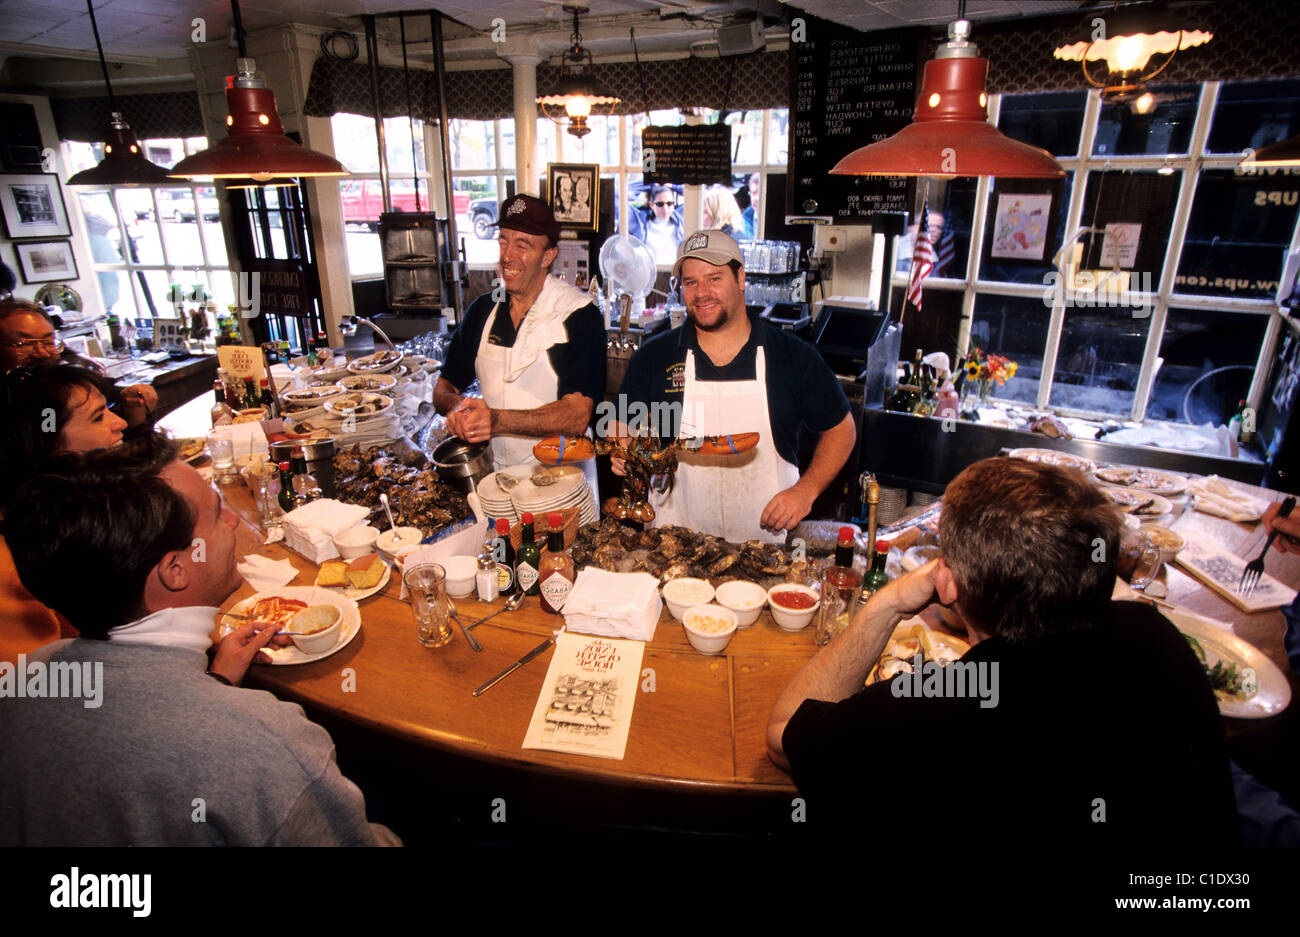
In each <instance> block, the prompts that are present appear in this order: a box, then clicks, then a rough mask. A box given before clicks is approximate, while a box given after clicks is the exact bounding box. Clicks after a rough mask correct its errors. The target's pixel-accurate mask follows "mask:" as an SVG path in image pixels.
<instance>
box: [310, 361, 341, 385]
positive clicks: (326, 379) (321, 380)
mask: <svg viewBox="0 0 1300 937" xmlns="http://www.w3.org/2000/svg"><path fill="white" fill-rule="evenodd" d="M347 373H348V366H347V365H346V364H340V365H338V366H337V367H333V368H320V369H318V370H315V371H308V372H307V380H309V381H311V382H312V383H313V384H332V383H334V382H335V381H337V380H338V379H339V378H341V377H342V376H343V375H345V374H347Z"/></svg>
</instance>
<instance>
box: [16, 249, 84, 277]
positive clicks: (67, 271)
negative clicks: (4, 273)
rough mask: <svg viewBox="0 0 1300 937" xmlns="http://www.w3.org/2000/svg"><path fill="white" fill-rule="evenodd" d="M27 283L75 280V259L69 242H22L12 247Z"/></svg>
mask: <svg viewBox="0 0 1300 937" xmlns="http://www.w3.org/2000/svg"><path fill="white" fill-rule="evenodd" d="M14 249H15V250H16V251H17V253H18V265H19V266H20V267H21V268H22V271H23V280H24V281H25V282H27V283H50V282H53V281H54V280H75V279H77V258H76V257H74V256H73V255H72V242H71V241H22V242H19V243H17V244H15V245H14Z"/></svg>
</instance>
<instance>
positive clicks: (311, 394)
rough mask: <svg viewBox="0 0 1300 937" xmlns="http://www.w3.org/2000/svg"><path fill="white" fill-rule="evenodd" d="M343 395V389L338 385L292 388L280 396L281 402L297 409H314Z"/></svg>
mask: <svg viewBox="0 0 1300 937" xmlns="http://www.w3.org/2000/svg"><path fill="white" fill-rule="evenodd" d="M341 393H343V388H342V387H339V385H337V384H317V385H316V386H314V387H305V388H290V389H289V390H286V391H284V392H283V393H281V394H280V400H281V401H282V402H284V403H286V404H291V405H293V406H295V407H314V406H317V405H319V404H320V403H321V401H323V400H328V399H329V398H330V397H337V396H338V395H339V394H341Z"/></svg>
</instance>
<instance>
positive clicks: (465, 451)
mask: <svg viewBox="0 0 1300 937" xmlns="http://www.w3.org/2000/svg"><path fill="white" fill-rule="evenodd" d="M432 461H433V464H434V467H435V468H436V469H437V470H438V477H439V478H440V479H442V480H443V481H444V482H446V483H447V484H448V485H453V486H455V487H456V488H457V489H459V490H460V491H461V492H462V493H463V494H469V493H470V492H471V491H473V490H474V488H475V487H476V486H477V485H478V483H479V482H480V481H481V480H482V479H484V478H486V477H487V476H488V475H490V474H491V473H492V452H491V449H490V448H489V446H488V444H487V443H486V442H466V441H465V440H463V439H461V438H460V437H459V436H451V437H449V438H447V439H444V440H443V441H442V442H440V443H439V444H438V446H437V448H435V449H434V450H433V460H432Z"/></svg>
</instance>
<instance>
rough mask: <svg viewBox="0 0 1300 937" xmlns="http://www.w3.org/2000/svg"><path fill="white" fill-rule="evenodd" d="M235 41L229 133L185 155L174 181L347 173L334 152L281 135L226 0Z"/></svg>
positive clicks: (234, 0)
mask: <svg viewBox="0 0 1300 937" xmlns="http://www.w3.org/2000/svg"><path fill="white" fill-rule="evenodd" d="M230 7H231V12H232V13H233V14H234V18H235V35H236V37H237V38H238V41H239V58H238V59H236V60H235V69H236V74H235V76H234V78H227V79H226V104H227V106H228V107H229V108H230V114H229V115H228V116H227V117H226V126H227V127H229V128H230V135H229V136H227V137H226V138H225V139H224V140H222V141H221V142H219V143H217V144H215V145H214V146H211V147H208V149H206V150H204V151H203V152H201V153H195V154H194V155H193V156H187V157H186V158H185V159H183V160H181V161H180V162H179V163H177V164H176V165H175V166H174V167H173V168H172V170H171V172H170V173H169V175H170V176H171V177H172V178H174V179H206V178H213V179H242V180H245V182H248V181H250V180H251V181H252V182H255V183H265V182H271V181H272V180H274V179H290V178H297V177H299V176H346V175H350V173H349V172H348V170H347V169H346V168H345V167H344V166H343V164H342V163H340V162H339V161H338V160H336V159H335V158H334V157H332V156H326V155H325V154H324V153H317V152H316V151H315V150H309V149H307V148H306V147H305V146H302V145H301V144H299V143H294V142H293V141H292V140H290V139H289V138H288V137H287V136H285V133H284V125H283V124H281V123H280V112H279V111H278V110H277V108H276V106H275V92H273V91H271V89H270V88H268V87H266V82H264V81H263V80H262V79H261V78H258V77H257V65H256V63H255V62H254V61H253V60H252V59H250V58H247V57H246V55H245V49H244V27H243V22H242V20H241V18H240V15H239V0H230Z"/></svg>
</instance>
